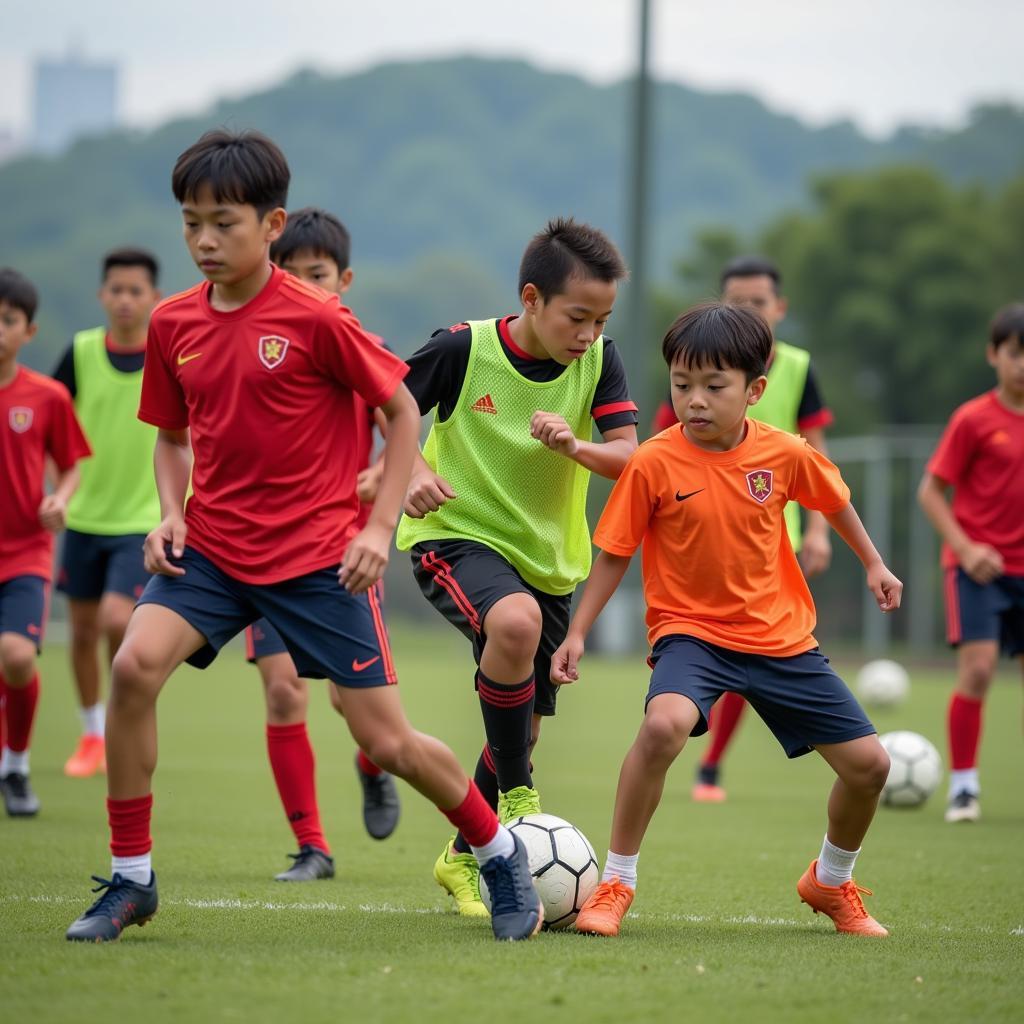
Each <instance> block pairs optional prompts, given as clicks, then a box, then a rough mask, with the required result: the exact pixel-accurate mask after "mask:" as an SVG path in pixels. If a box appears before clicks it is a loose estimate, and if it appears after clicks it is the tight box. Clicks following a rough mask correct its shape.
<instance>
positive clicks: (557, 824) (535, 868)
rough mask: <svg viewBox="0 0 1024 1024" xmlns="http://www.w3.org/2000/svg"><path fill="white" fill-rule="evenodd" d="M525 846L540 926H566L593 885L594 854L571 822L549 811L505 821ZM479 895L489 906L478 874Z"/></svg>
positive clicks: (595, 880) (597, 878) (595, 877)
mask: <svg viewBox="0 0 1024 1024" xmlns="http://www.w3.org/2000/svg"><path fill="white" fill-rule="evenodd" d="M508 828H509V829H510V830H511V831H512V832H514V833H515V834H516V835H517V836H518V837H519V840H520V842H521V843H522V844H523V845H524V846H525V847H526V853H527V857H528V858H529V861H530V874H532V875H533V887H534V888H535V889H536V890H537V895H538V896H539V897H540V901H541V903H543V904H544V927H545V928H553V929H561V928H568V927H569V925H571V924H572V923H573V921H575V920H576V915H577V914H578V913H579V912H580V908H581V907H582V906H583V904H584V903H586V901H587V899H588V898H589V897H590V894H591V893H592V892H593V891H594V890H595V889H596V888H597V883H598V882H599V881H600V875H599V873H598V869H597V857H595V856H594V848H593V847H592V846H591V845H590V841H589V840H588V839H587V837H586V836H585V835H584V834H583V833H582V832H581V831H580V830H579V829H578V828H576V826H575V825H570V824H569V822H567V821H563V820H562V819H561V818H556V817H555V816H554V815H553V814H527V815H524V816H523V817H521V818H516V819H515V821H511V822H509V823H508ZM480 898H481V899H482V900H483V901H484V906H486V907H487V909H488V910H490V909H491V894H490V893H489V892H488V891H487V884H486V882H485V881H484V878H483V875H481V876H480Z"/></svg>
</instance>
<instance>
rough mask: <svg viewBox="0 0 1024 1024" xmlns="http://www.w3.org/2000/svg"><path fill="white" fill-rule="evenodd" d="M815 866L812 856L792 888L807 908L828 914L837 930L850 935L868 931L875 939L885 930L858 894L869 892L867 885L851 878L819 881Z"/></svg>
mask: <svg viewBox="0 0 1024 1024" xmlns="http://www.w3.org/2000/svg"><path fill="white" fill-rule="evenodd" d="M817 866H818V862H817V861H816V860H812V861H811V866H810V867H809V868H808V869H807V870H806V871H805V872H804V874H803V877H802V878H801V879H800V881H799V882H797V883H796V891H797V893H798V894H799V896H800V899H801V900H802V901H803V902H804V903H806V904H807V905H808V906H809V907H810V908H811V910H813V911H814V912H815V913H816V914H817V913H818V912H819V911H820V912H821V913H822V914H827V915H828V916H829V917H831V918H832V923H833V924H834V925H835V926H836V931H837V932H849V933H850V934H851V935H871V936H874V937H875V938H879V939H880V938H883V937H884V936H886V935H888V934H889V933H888V931H886V929H885V928H883V927H882V926H881V925H880V924H879V923H878V922H877V921H876V920H875V919H874V918H873V917H872V916H871V915H870V914H869V913H868V912H867V910H865V909H864V901H863V900H862V899H861V898H860V896H861V893H863V894H864V895H865V896H871V895H873V894H872V892H871V890H870V889H865V888H863V887H862V886H859V885H858V884H857V883H856V882H854V881H853V880H852V879H851V880H850V881H849V882H844V883H843V884H842V885H822V884H821V882H819V881H818V876H817V874H816V872H815V869H816V868H817Z"/></svg>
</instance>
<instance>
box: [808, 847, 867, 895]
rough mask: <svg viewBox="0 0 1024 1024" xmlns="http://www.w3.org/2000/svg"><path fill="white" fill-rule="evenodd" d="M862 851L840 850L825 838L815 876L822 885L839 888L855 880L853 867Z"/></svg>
mask: <svg viewBox="0 0 1024 1024" xmlns="http://www.w3.org/2000/svg"><path fill="white" fill-rule="evenodd" d="M858 853H860V850H859V849H858V850H840V849H839V847H838V846H833V845H832V844H831V843H830V842H829V841H828V836H825V842H823V843H822V844H821V853H819V854H818V866H817V868H816V869H815V872H814V873H815V874H816V875H817V876H818V881H819V882H821V884H822V885H834V886H839V885H842V884H843V883H844V882H848V881H850V879H851V878H853V865H854V864H855V863H856V861H857V854H858Z"/></svg>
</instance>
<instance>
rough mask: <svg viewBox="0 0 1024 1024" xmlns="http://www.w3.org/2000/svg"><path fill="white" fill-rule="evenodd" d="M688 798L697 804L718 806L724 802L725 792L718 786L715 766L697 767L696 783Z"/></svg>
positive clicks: (701, 765)
mask: <svg viewBox="0 0 1024 1024" xmlns="http://www.w3.org/2000/svg"><path fill="white" fill-rule="evenodd" d="M690 796H691V798H692V799H693V800H694V801H696V802H697V803H699V804H720V803H722V802H723V801H724V800H725V790H724V789H723V788H722V787H721V786H720V785H719V784H718V765H717V764H700V765H697V781H696V782H694V784H693V789H691V790H690Z"/></svg>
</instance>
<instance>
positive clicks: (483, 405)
mask: <svg viewBox="0 0 1024 1024" xmlns="http://www.w3.org/2000/svg"><path fill="white" fill-rule="evenodd" d="M472 408H473V412H489V413H493V414H494V415H495V416H497V415H498V409H497V407H496V406H495V404H494V400H493V399H492V398H491V396H490V394H486V395H484V396H483V398H478V399H477V400H476V401H475V402H474V403H473V406H472Z"/></svg>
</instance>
